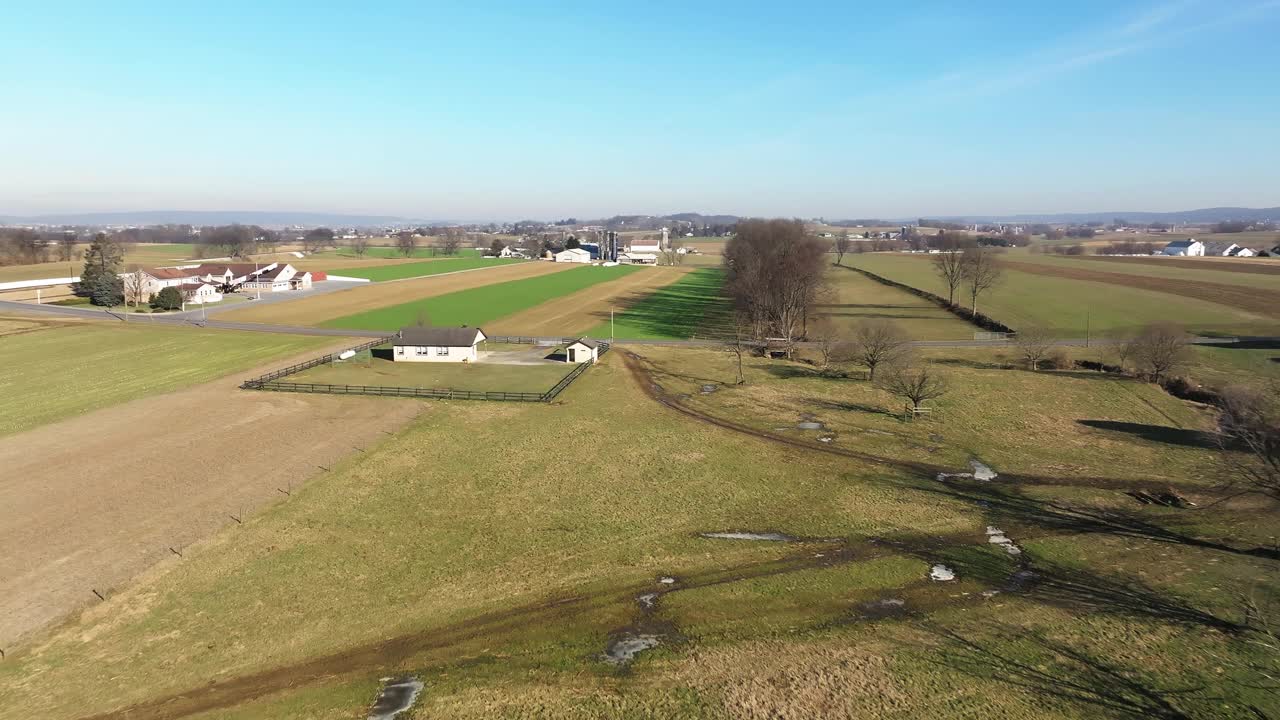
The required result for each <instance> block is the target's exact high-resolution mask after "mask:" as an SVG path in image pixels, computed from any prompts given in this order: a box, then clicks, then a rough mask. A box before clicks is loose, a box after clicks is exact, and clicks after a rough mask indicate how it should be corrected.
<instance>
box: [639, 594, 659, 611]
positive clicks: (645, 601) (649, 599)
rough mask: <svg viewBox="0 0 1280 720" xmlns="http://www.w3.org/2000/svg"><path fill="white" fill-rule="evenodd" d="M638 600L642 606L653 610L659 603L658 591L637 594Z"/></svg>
mask: <svg viewBox="0 0 1280 720" xmlns="http://www.w3.org/2000/svg"><path fill="white" fill-rule="evenodd" d="M636 602H638V603H640V607H642V608H644V609H645V610H652V609H653V608H654V606H655V605H657V603H658V593H656V592H651V593H645V594H643V595H637V596H636Z"/></svg>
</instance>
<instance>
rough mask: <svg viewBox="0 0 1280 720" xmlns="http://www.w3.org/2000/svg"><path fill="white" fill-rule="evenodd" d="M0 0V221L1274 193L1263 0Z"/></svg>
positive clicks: (1277, 107) (854, 205) (803, 210)
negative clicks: (219, 212)
mask: <svg viewBox="0 0 1280 720" xmlns="http://www.w3.org/2000/svg"><path fill="white" fill-rule="evenodd" d="M15 5H16V7H11V8H9V9H7V10H6V11H5V14H4V20H3V23H4V28H5V33H4V37H5V43H4V45H3V47H2V48H0V157H3V158H4V162H3V164H2V165H0V214H27V213H42V212H72V211H103V210H145V209H198V210H213V209H235V210H315V211H334V212H360V213H379V214H381V213H388V214H401V215H409V216H413V217H419V218H435V219H481V218H486V219H487V218H495V219H514V218H520V217H546V218H549V217H565V216H578V217H592V216H600V215H610V214H614V213H660V212H679V211H702V212H724V213H735V214H751V215H797V216H805V217H808V216H818V215H822V216H826V217H828V218H836V217H868V216H879V217H911V216H916V215H921V214H1006V213H1015V212H1059V211H1109V210H1175V209H1188V208H1194V207H1208V206H1215V205H1249V206H1264V205H1265V206H1271V205H1280V85H1278V83H1277V81H1278V79H1280V53H1276V52H1275V49H1274V48H1275V47H1276V45H1277V43H1278V42H1280V0H1245V1H1241V2H1233V1H1231V0H1226V1H1217V2H1210V1H1207V0H1206V1H1201V0H1176V1H1174V2H1136V3H1125V2H1099V1H1093V0H1083V1H1076V2H1070V3H1041V2H1012V1H1011V2H989V3H979V2H973V3H954V2H917V3H875V4H870V3H860V2H852V1H846V2H792V3H777V2H769V3H764V2H761V3H756V2H732V3H718V2H715V3H713V2H699V3H688V2H650V3H600V2H590V3H588V2H582V3H567V2H566V3H554V2H547V3H523V2H520V3H517V2H501V3H499V2H492V3H486V2H471V3H467V4H466V7H457V6H446V5H444V4H440V5H438V6H437V5H435V4H434V3H427V2H367V3H351V2H345V3H337V2H332V3H330V2H296V3H295V2H274V3H273V2H218V3H198V4H197V3H159V2H155V3H127V2H118V3H99V2H85V3H59V2H52V1H51V2H42V3H16V4H15ZM451 5H452V4H451ZM457 5H461V4H457Z"/></svg>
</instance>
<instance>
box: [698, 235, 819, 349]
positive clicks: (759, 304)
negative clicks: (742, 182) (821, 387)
mask: <svg viewBox="0 0 1280 720" xmlns="http://www.w3.org/2000/svg"><path fill="white" fill-rule="evenodd" d="M825 255H826V246H825V244H823V243H822V242H820V241H819V240H818V239H817V238H814V237H811V236H810V235H809V234H808V233H807V232H805V229H804V224H803V223H801V222H800V221H799V220H744V221H742V222H740V223H738V225H737V232H736V234H735V235H734V236H733V237H732V238H731V239H730V240H729V242H728V243H726V244H725V249H724V254H723V258H724V266H725V270H726V271H727V272H726V275H727V277H726V281H725V290H726V292H727V294H728V295H729V297H730V298H731V299H732V300H733V304H734V307H735V309H736V310H737V311H739V312H742V313H744V314H745V316H746V318H747V319H748V321H749V322H750V326H751V334H752V337H753V338H754V339H760V338H764V337H767V336H772V337H777V338H780V339H781V340H782V341H783V342H782V344H783V345H784V346H786V347H791V346H792V345H793V344H794V343H793V341H794V340H795V338H796V336H797V335H800V334H802V333H803V326H804V321H805V318H806V317H807V316H808V315H809V311H810V309H811V308H812V306H813V305H814V304H815V303H816V302H817V299H818V295H819V291H820V290H821V288H822V286H823V283H824V270H825V267H826V262H825V261H824V257H825ZM789 356H790V353H789V352H788V357H789Z"/></svg>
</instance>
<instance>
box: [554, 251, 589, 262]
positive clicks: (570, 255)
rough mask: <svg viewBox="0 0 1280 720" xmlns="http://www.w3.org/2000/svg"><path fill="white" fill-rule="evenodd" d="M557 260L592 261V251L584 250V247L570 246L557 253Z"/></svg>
mask: <svg viewBox="0 0 1280 720" xmlns="http://www.w3.org/2000/svg"><path fill="white" fill-rule="evenodd" d="M555 261H556V262H571V263H590V262H591V253H590V252H588V251H586V250H583V249H582V248H570V249H568V250H561V251H560V252H558V253H556V254H555Z"/></svg>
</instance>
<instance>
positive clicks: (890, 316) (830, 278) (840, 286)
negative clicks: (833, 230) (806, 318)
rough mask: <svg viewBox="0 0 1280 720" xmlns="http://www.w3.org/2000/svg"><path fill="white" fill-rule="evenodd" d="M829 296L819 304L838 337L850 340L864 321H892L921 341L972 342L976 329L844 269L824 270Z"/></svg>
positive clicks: (944, 311)
mask: <svg viewBox="0 0 1280 720" xmlns="http://www.w3.org/2000/svg"><path fill="white" fill-rule="evenodd" d="M827 282H828V283H829V287H830V291H831V297H830V301H829V302H824V303H821V304H819V305H818V310H819V312H820V313H821V315H822V316H823V317H826V318H829V319H830V320H831V322H832V324H833V325H834V326H835V327H836V329H837V330H838V332H839V335H840V336H841V337H851V334H852V332H853V329H854V327H855V326H857V324H858V323H860V322H862V321H864V320H891V321H893V322H894V323H896V324H897V325H899V326H900V327H901V328H902V329H903V331H905V332H906V333H907V334H908V335H909V336H911V337H913V338H917V339H921V340H965V339H971V338H972V337H973V333H974V331H975V330H977V329H978V328H977V327H975V326H974V325H971V324H969V323H967V322H965V321H964V320H961V319H960V318H957V317H956V316H955V315H952V314H951V313H949V312H947V311H946V310H944V309H942V308H940V307H938V306H937V305H936V304H934V303H932V302H929V301H928V300H925V299H923V298H920V297H916V296H915V295H912V294H911V293H909V292H906V291H905V290H899V289H898V288H894V287H889V286H887V285H884V284H882V283H878V282H876V281H874V280H872V279H871V278H869V277H867V276H865V275H863V274H862V273H859V272H855V271H853V270H851V269H849V268H847V267H835V266H833V267H831V268H829V269H828V270H827Z"/></svg>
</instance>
